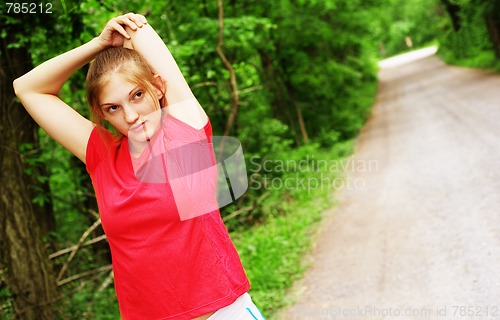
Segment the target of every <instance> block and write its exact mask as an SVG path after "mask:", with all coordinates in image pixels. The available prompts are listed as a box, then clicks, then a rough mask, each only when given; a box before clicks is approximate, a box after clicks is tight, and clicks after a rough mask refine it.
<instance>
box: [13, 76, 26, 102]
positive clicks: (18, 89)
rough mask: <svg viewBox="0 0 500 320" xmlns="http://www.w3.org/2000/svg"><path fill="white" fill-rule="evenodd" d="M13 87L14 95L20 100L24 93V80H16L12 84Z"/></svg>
mask: <svg viewBox="0 0 500 320" xmlns="http://www.w3.org/2000/svg"><path fill="white" fill-rule="evenodd" d="M12 86H13V87H14V94H15V95H16V96H17V97H18V98H19V96H20V95H22V92H23V89H22V87H23V85H22V79H21V78H17V79H16V80H14V82H12Z"/></svg>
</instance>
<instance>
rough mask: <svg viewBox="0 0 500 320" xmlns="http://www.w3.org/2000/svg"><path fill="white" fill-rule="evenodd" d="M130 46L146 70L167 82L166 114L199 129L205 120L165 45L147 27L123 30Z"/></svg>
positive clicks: (151, 29)
mask: <svg viewBox="0 0 500 320" xmlns="http://www.w3.org/2000/svg"><path fill="white" fill-rule="evenodd" d="M126 30H127V32H128V33H129V34H130V36H131V39H130V44H126V45H125V46H127V45H128V46H129V47H131V48H132V49H134V50H136V51H137V52H138V53H139V54H140V55H142V56H143V57H144V59H145V60H146V61H147V63H148V64H149V65H150V67H151V68H152V69H153V70H154V71H155V72H156V73H157V74H158V75H159V76H160V77H161V78H162V79H163V80H164V81H166V83H167V91H166V97H167V102H168V106H169V108H168V112H169V114H172V115H174V116H175V117H177V118H179V119H181V120H183V121H185V122H187V123H188V124H190V125H191V126H193V127H196V128H201V127H203V126H204V125H205V124H206V122H207V120H208V117H207V115H206V113H205V111H204V110H203V109H202V108H201V106H200V105H199V103H198V101H197V100H196V98H195V96H194V94H193V92H192V91H191V88H190V87H189V85H188V83H187V82H186V79H185V78H184V76H183V75H182V72H181V70H180V69H179V66H178V65H177V63H176V62H175V59H174V57H173V56H172V54H171V53H170V50H168V48H167V46H166V45H165V43H164V42H163V40H162V39H161V38H160V36H159V35H158V34H157V33H156V31H155V30H154V29H153V28H152V27H151V26H150V25H149V24H148V25H145V26H144V27H142V28H139V29H137V30H135V31H131V30H130V29H129V28H126Z"/></svg>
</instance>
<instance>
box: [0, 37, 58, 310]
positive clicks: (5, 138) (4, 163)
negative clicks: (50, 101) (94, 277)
mask: <svg viewBox="0 0 500 320" xmlns="http://www.w3.org/2000/svg"><path fill="white" fill-rule="evenodd" d="M9 29H12V27H11V28H9ZM13 34H15V30H8V31H7V37H6V38H3V39H1V41H2V42H1V45H0V49H1V54H0V148H1V151H0V181H1V185H0V259H1V260H0V262H1V263H2V265H3V266H2V267H3V268H5V269H6V273H5V280H6V283H7V285H8V286H9V290H10V292H11V294H12V296H13V308H14V312H15V317H16V319H55V318H56V316H55V312H54V311H53V310H52V305H51V303H53V302H54V301H55V299H56V298H57V296H58V288H57V285H56V282H55V276H54V272H53V270H52V267H51V264H50V261H49V258H48V254H47V252H46V250H45V248H44V243H43V242H42V239H41V236H42V231H41V229H40V225H39V221H38V220H42V221H43V220H45V219H46V218H47V217H48V216H49V217H52V215H51V212H47V207H45V208H37V207H36V206H34V205H33V204H32V197H31V196H32V194H33V190H34V189H32V187H33V183H34V182H33V181H34V180H36V177H28V176H26V175H25V174H24V169H25V163H24V162H23V160H24V159H23V156H22V155H21V154H20V152H19V146H20V145H21V144H24V143H29V144H32V145H36V144H37V126H36V124H35V123H34V122H33V120H32V119H31V117H30V116H29V115H28V113H27V112H26V111H25V110H24V108H23V107H22V106H21V105H20V104H19V103H18V102H16V100H15V96H14V92H13V89H12V81H13V80H14V79H15V78H16V77H18V76H20V75H22V74H23V73H25V72H27V71H28V70H30V69H31V67H32V65H31V57H30V55H29V52H28V49H27V48H25V47H23V48H7V44H8V43H12V42H13V41H14V39H12V38H11V37H13ZM39 190H40V188H39Z"/></svg>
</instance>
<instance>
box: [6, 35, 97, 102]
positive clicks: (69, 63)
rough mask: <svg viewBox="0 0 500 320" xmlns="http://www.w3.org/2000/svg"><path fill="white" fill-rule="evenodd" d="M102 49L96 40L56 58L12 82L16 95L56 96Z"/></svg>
mask: <svg viewBox="0 0 500 320" xmlns="http://www.w3.org/2000/svg"><path fill="white" fill-rule="evenodd" d="M103 49H104V48H103V47H102V46H101V45H100V44H99V41H98V40H97V38H94V39H92V40H91V41H89V42H87V43H85V44H83V45H81V46H79V47H77V48H75V49H73V50H70V51H68V52H66V53H63V54H61V55H59V56H56V57H54V58H52V59H50V60H48V61H46V62H44V63H42V64H41V65H39V66H38V67H36V68H34V69H33V70H31V71H30V72H28V73H26V74H25V75H23V76H22V77H20V78H18V79H16V80H15V81H14V90H15V91H16V95H18V96H19V95H22V94H24V93H41V94H51V95H57V94H58V93H59V90H60V89H61V87H62V86H63V85H64V83H65V82H66V80H68V78H69V77H70V76H71V75H72V74H73V73H75V72H76V71H77V70H78V69H80V68H81V67H83V66H84V65H85V64H87V63H88V62H89V61H91V60H92V59H93V58H94V57H95V56H96V54H97V53H99V52H100V51H101V50H103Z"/></svg>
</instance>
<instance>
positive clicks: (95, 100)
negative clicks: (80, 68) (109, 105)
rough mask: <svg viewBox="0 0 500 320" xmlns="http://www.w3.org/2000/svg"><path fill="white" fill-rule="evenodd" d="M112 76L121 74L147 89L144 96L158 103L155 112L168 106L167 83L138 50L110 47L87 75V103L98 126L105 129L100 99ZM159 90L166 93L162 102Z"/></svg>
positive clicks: (97, 57) (96, 60) (93, 64)
mask: <svg viewBox="0 0 500 320" xmlns="http://www.w3.org/2000/svg"><path fill="white" fill-rule="evenodd" d="M113 73H118V74H120V75H122V76H123V78H124V79H125V80H126V81H128V82H130V83H133V84H135V85H141V86H142V87H144V90H145V93H146V94H148V95H149V96H150V97H151V98H152V99H153V101H154V102H155V107H156V109H160V108H163V107H165V106H166V104H167V101H166V97H165V87H166V86H165V85H166V84H165V83H164V82H162V83H158V79H157V78H156V77H155V73H154V72H153V70H152V69H151V67H150V66H149V65H148V63H147V62H146V60H144V58H143V57H142V56H141V55H140V54H139V53H137V52H136V51H135V50H132V49H128V48H123V47H111V48H108V49H106V50H103V51H101V52H99V54H97V56H96V57H95V59H94V61H93V62H92V63H91V64H90V68H89V71H88V72H87V79H86V81H87V102H88V105H89V108H90V113H91V119H92V121H93V122H94V123H96V124H97V125H100V126H103V112H102V109H101V107H100V101H99V97H100V96H101V93H102V89H103V88H104V86H105V85H106V83H107V82H108V81H109V78H110V76H111V75H112V74H113ZM161 81H163V80H161ZM157 89H158V90H160V91H162V92H163V97H162V98H161V99H160V100H158V96H157V95H156V90H157Z"/></svg>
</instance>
